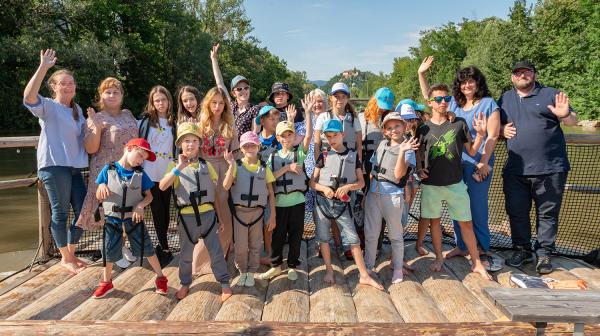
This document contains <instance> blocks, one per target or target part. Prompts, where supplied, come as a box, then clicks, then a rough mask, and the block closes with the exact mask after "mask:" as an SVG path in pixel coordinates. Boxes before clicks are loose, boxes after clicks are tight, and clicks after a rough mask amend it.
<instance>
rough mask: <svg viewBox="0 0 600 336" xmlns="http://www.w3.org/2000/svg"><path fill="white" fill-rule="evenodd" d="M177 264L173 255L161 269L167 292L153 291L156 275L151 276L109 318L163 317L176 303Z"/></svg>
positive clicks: (144, 318)
mask: <svg viewBox="0 0 600 336" xmlns="http://www.w3.org/2000/svg"><path fill="white" fill-rule="evenodd" d="M178 265H179V255H177V256H175V258H174V259H173V260H172V261H171V263H170V264H169V265H167V267H165V268H164V269H163V270H162V272H163V274H164V276H166V277H167V279H168V281H169V283H168V286H169V292H168V293H167V294H166V295H161V294H158V293H156V292H155V288H156V285H155V283H154V281H155V279H156V276H152V277H151V278H150V280H148V281H147V282H146V284H144V286H143V287H142V288H141V289H140V290H139V291H138V292H137V294H136V295H135V296H134V297H132V298H131V299H129V301H127V303H125V304H124V305H123V306H122V307H121V309H119V310H117V312H116V313H115V314H114V315H113V316H111V317H110V320H113V321H115V320H119V321H141V320H162V319H164V318H165V316H167V314H169V313H170V312H171V309H173V307H175V305H176V304H177V299H176V298H175V292H176V291H177V290H176V289H175V288H178V287H179V286H178V285H179V276H178V268H177V266H178Z"/></svg>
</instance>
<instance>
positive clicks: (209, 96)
mask: <svg viewBox="0 0 600 336" xmlns="http://www.w3.org/2000/svg"><path fill="white" fill-rule="evenodd" d="M198 126H199V129H200V132H199V133H200V157H201V158H202V159H204V160H206V161H208V162H210V164H211V165H212V166H213V167H214V169H215V171H216V173H217V175H219V180H218V181H217V189H216V195H217V197H216V199H215V209H216V211H217V217H218V218H219V223H220V224H222V226H223V231H222V232H220V233H219V239H220V242H221V247H222V248H223V252H224V253H225V256H227V253H228V252H229V249H230V247H231V244H232V237H233V226H232V225H233V224H232V222H231V212H230V210H229V206H228V203H227V196H228V192H227V191H226V190H225V189H224V188H223V179H224V178H225V173H226V172H227V169H228V168H229V164H228V163H227V161H225V159H224V157H223V155H224V154H225V152H226V150H227V151H229V152H232V151H235V152H236V153H237V152H238V150H239V147H240V144H239V139H238V135H237V132H236V131H235V127H234V121H233V114H232V112H231V105H230V104H229V100H228V99H227V94H226V92H225V91H223V89H221V88H218V87H213V88H212V89H210V90H208V92H207V93H206V96H205V97H204V99H203V100H202V110H201V113H200V122H199V123H198ZM192 272H193V273H199V274H207V273H210V272H211V268H210V256H209V254H208V250H207V248H206V246H205V245H204V242H203V241H202V240H200V241H199V242H198V244H196V247H195V249H194V261H193V263H192Z"/></svg>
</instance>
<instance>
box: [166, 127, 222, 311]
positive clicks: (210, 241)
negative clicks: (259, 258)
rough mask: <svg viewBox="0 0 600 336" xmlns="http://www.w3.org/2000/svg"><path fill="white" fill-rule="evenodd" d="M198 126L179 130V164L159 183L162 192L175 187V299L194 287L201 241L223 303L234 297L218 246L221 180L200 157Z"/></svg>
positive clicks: (171, 168) (220, 226) (171, 167)
mask: <svg viewBox="0 0 600 336" xmlns="http://www.w3.org/2000/svg"><path fill="white" fill-rule="evenodd" d="M199 132H200V131H199V129H198V126H197V125H196V124H194V123H191V122H184V123H182V124H181V125H179V127H178V129H177V140H176V141H175V142H176V144H177V146H178V147H181V149H182V151H183V153H182V154H179V157H178V162H177V164H175V162H171V163H170V164H169V166H168V167H167V173H166V174H165V175H164V177H163V178H162V180H161V181H160V185H159V187H160V189H161V190H167V189H169V188H170V187H171V185H173V186H174V188H175V189H174V190H175V196H176V199H177V208H178V209H179V211H178V218H179V226H178V231H179V243H180V246H181V253H180V256H179V281H180V283H181V288H180V289H179V291H177V293H176V294H175V296H176V297H177V298H178V299H179V300H181V299H183V298H185V297H186V296H187V294H188V293H189V290H190V284H191V283H192V257H193V252H194V246H195V245H196V244H197V243H198V240H199V239H202V240H204V245H205V246H206V248H207V250H208V253H209V256H210V261H211V269H212V272H213V274H214V275H215V279H217V281H218V282H219V283H220V284H221V301H225V300H227V299H228V298H229V297H231V295H232V291H231V288H230V287H229V280H230V276H229V272H228V271H227V262H226V261H225V257H224V253H223V249H222V248H221V243H220V242H219V236H218V235H217V234H218V233H219V232H222V231H223V224H219V223H217V217H216V215H215V206H214V204H215V203H217V202H218V198H216V197H215V192H216V183H217V181H218V180H219V176H218V175H217V173H216V171H215V169H214V168H213V166H212V165H211V164H210V163H209V162H207V161H204V160H203V159H200V158H199V157H198V156H199V154H200V133H199Z"/></svg>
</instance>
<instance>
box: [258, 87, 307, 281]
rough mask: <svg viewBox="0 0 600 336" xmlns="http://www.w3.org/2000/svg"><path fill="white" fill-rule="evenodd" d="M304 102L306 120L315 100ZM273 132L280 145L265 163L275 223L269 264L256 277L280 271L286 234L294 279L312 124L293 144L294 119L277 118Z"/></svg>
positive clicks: (290, 272)
mask: <svg viewBox="0 0 600 336" xmlns="http://www.w3.org/2000/svg"><path fill="white" fill-rule="evenodd" d="M305 103H306V105H307V107H308V108H307V109H306V120H311V119H310V113H311V109H312V106H313V105H314V100H313V98H312V97H309V98H307V101H306V102H305ZM275 134H276V135H277V141H278V142H279V143H280V144H281V149H280V150H279V151H276V152H274V153H273V154H271V157H270V158H269V161H268V162H267V166H269V167H271V170H272V171H273V174H274V176H275V179H276V181H275V219H276V222H277V225H276V226H275V230H274V231H273V239H272V241H271V268H270V269H269V270H268V271H267V272H265V273H263V274H261V275H259V278H261V279H270V278H273V277H275V276H278V275H279V274H280V273H281V263H282V261H283V245H284V244H285V242H286V238H287V241H288V244H289V251H288V256H287V265H288V268H289V270H288V273H287V276H288V279H289V280H291V281H295V280H297V279H298V274H297V273H296V267H298V265H299V264H300V258H299V257H300V243H301V241H302V233H303V232H304V212H305V206H306V197H305V194H306V192H307V191H308V176H307V174H306V170H305V169H304V160H305V159H306V154H307V153H308V147H309V145H310V140H311V136H310V135H311V134H312V124H311V123H310V122H307V123H306V135H305V136H304V139H303V141H302V143H300V144H299V145H298V146H294V140H295V139H296V132H295V130H294V123H293V122H291V121H281V122H279V123H278V124H277V128H276V131H275Z"/></svg>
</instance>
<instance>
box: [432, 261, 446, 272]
mask: <svg viewBox="0 0 600 336" xmlns="http://www.w3.org/2000/svg"><path fill="white" fill-rule="evenodd" d="M442 266H444V259H443V258H441V259H437V258H436V259H435V261H434V262H432V263H431V265H429V268H430V269H431V270H432V271H434V272H440V271H441V270H442Z"/></svg>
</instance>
